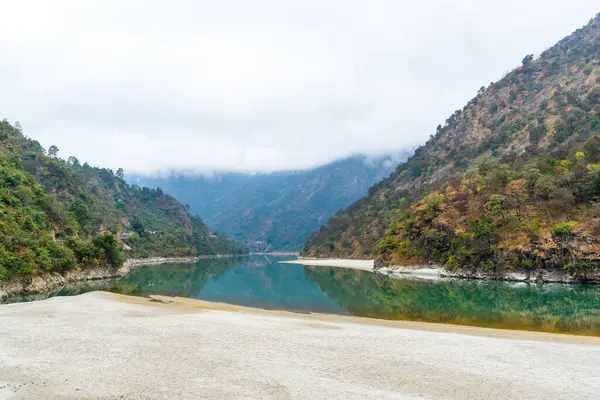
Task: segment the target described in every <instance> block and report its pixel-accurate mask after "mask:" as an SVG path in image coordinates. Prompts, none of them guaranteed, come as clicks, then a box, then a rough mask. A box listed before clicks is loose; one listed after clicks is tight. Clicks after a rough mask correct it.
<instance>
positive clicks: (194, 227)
mask: <svg viewBox="0 0 600 400" xmlns="http://www.w3.org/2000/svg"><path fill="white" fill-rule="evenodd" d="M58 152H59V150H58V148H57V147H56V146H51V147H50V149H49V150H48V152H46V151H45V150H44V149H43V148H42V146H40V144H39V143H38V142H37V141H35V140H31V139H29V138H27V137H25V136H24V135H23V133H22V132H21V128H20V126H19V125H18V124H15V126H13V125H11V124H9V123H8V122H7V121H6V120H4V121H1V122H0V281H2V280H7V279H11V278H13V277H28V278H29V277H32V276H35V275H40V274H43V273H48V272H59V273H61V272H65V271H67V270H70V269H73V268H87V267H96V266H113V267H118V266H120V265H121V264H122V263H123V261H124V260H125V259H126V258H133V257H149V256H165V257H168V256H195V255H206V254H216V253H240V252H244V251H246V250H245V249H244V248H243V247H242V246H241V245H239V244H238V243H234V242H232V241H230V240H227V239H225V238H224V237H220V236H216V235H213V234H211V233H210V231H209V229H208V228H207V226H206V225H205V224H204V222H202V220H201V219H200V218H199V217H197V216H192V215H190V214H189V213H188V212H187V210H186V209H185V207H184V206H183V205H182V204H181V203H179V202H178V201H177V200H175V199H174V198H173V197H172V196H169V195H167V194H165V193H163V192H162V191H161V190H156V189H148V188H140V187H133V186H130V185H128V184H127V183H126V182H125V181H124V180H123V174H122V170H119V171H117V173H116V174H115V173H114V172H113V171H111V170H109V169H101V168H95V167H91V166H89V165H88V164H83V165H81V164H80V163H79V161H78V160H77V159H76V158H75V157H69V159H68V160H63V159H61V158H60V157H59V156H58Z"/></svg>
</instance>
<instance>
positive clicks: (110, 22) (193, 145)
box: [0, 0, 600, 174]
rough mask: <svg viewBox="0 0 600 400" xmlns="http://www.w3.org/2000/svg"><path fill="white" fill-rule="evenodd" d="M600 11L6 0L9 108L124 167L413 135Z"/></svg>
mask: <svg viewBox="0 0 600 400" xmlns="http://www.w3.org/2000/svg"><path fill="white" fill-rule="evenodd" d="M598 11H600V10H599V9H598V3H597V0H595V1H585V0H570V1H565V0H561V1H555V0H518V1H513V0H504V1H497V0H489V1H488V0H485V1H484V0H480V1H475V0H457V1H448V0H444V1H441V0H440V1H433V0H420V1H400V0H363V1H354V0H318V1H315V0H302V1H295V0H287V1H281V0H253V1H247V0H221V1H212V0H211V1H204V0H198V1H183V0H181V1H178V0H171V1H168V2H167V1H155V0H102V1H93V0H88V1H79V0H53V1H52V2H49V1H46V0H39V1H34V0H19V1H10V0H0V13H1V14H2V16H3V18H2V23H0V52H1V54H2V57H0V118H7V119H8V120H9V121H19V122H20V124H21V125H22V126H23V129H24V132H25V133H26V134H27V135H28V136H30V137H32V138H34V139H36V140H38V141H40V143H41V144H42V145H43V146H44V147H46V148H48V147H49V146H50V145H53V144H54V145H57V146H58V147H59V149H60V153H59V156H61V157H63V158H67V157H69V156H71V155H73V156H76V157H77V158H78V159H79V160H80V161H81V162H82V163H83V162H88V163H90V164H92V165H95V166H102V167H109V168H113V169H117V168H119V167H122V168H124V170H125V172H126V173H131V174H151V173H154V172H157V171H168V170H177V171H199V172H207V171H213V170H235V171H273V170H282V169H298V168H308V167H312V166H316V165H319V164H322V163H325V162H328V161H331V160H333V159H337V158H340V157H344V156H346V155H350V154H356V153H365V154H371V155H377V154H383V153H389V152H395V151H397V150H401V149H406V148H414V147H416V146H417V145H419V144H422V143H424V142H425V141H426V139H427V138H428V136H429V135H430V134H433V133H435V127H436V126H437V125H438V124H440V123H441V124H443V122H444V121H445V119H446V118H447V117H448V116H449V115H451V114H452V113H453V112H454V111H455V110H456V109H459V108H462V107H463V106H464V104H465V103H466V102H467V101H468V100H469V99H470V98H472V97H473V96H474V95H475V94H476V92H477V90H478V89H479V88H480V87H481V86H484V85H485V86H487V85H488V84H489V83H490V82H491V81H497V80H499V79H500V78H501V77H502V76H503V75H504V74H505V73H506V72H508V71H509V70H511V69H513V68H515V67H516V66H518V65H519V64H520V62H521V60H522V58H523V57H524V56H525V55H526V54H529V53H533V54H539V53H541V52H542V51H543V50H544V49H546V48H548V47H550V46H552V45H553V44H554V43H555V42H557V41H558V40H559V39H561V38H562V37H564V36H566V35H568V34H570V33H571V32H572V31H573V30H575V29H577V28H579V27H581V26H583V25H585V24H586V23H587V22H588V21H589V19H590V18H592V17H593V16H594V15H595V14H596V13H597V12H598Z"/></svg>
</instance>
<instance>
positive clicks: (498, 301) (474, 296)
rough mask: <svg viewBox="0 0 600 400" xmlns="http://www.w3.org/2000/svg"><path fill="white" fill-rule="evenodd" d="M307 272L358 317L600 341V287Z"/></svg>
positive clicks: (323, 270)
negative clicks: (590, 337)
mask: <svg viewBox="0 0 600 400" xmlns="http://www.w3.org/2000/svg"><path fill="white" fill-rule="evenodd" d="M305 272H306V274H307V276H308V277H310V278H311V279H312V280H313V281H315V282H316V283H317V284H318V285H319V287H320V288H321V290H323V291H324V292H326V293H327V294H328V295H329V297H330V298H332V299H335V300H336V301H337V302H338V303H339V304H340V305H342V306H343V307H346V308H347V309H348V310H349V311H350V312H351V313H352V314H354V315H357V316H364V317H374V318H386V319H403V320H418V321H429V322H444V323H455V324H465V325H476V326H490V327H504V328H511V329H530V330H541V331H550V332H570V333H580V334H590V335H598V336H600V287H599V286H595V285H526V284H523V285H515V284H513V283H510V282H501V281H476V280H443V281H421V280H409V279H393V278H388V277H386V276H383V275H381V274H374V273H371V272H365V271H357V270H350V269H343V268H323V267H305Z"/></svg>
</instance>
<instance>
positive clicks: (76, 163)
mask: <svg viewBox="0 0 600 400" xmlns="http://www.w3.org/2000/svg"><path fill="white" fill-rule="evenodd" d="M67 164H69V165H72V166H74V167H79V165H80V164H79V160H78V159H77V157H74V156H71V157H69V158H68V159H67Z"/></svg>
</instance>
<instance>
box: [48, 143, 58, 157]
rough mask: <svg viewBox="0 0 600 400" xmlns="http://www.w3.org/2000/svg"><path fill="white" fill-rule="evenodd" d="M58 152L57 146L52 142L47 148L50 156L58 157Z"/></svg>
mask: <svg viewBox="0 0 600 400" xmlns="http://www.w3.org/2000/svg"><path fill="white" fill-rule="evenodd" d="M58 152H59V150H58V147H57V146H56V145H54V144H53V145H52V146H50V148H49V149H48V155H49V156H50V157H52V158H56V157H58Z"/></svg>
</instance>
